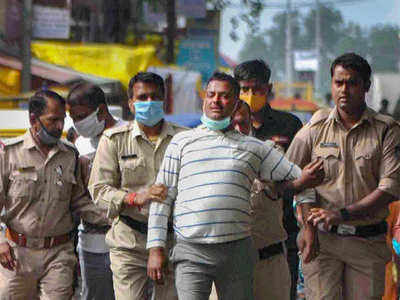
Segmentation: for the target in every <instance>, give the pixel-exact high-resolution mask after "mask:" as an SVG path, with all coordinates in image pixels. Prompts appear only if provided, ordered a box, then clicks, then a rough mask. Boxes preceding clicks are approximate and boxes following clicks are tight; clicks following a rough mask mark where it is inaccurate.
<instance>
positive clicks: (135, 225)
mask: <svg viewBox="0 0 400 300" xmlns="http://www.w3.org/2000/svg"><path fill="white" fill-rule="evenodd" d="M119 219H120V220H121V221H122V222H123V223H124V224H125V225H128V226H129V227H130V228H132V229H133V230H136V231H139V232H140V233H142V234H147V224H146V223H142V222H139V221H136V220H135V219H132V218H131V217H128V216H124V215H120V216H119Z"/></svg>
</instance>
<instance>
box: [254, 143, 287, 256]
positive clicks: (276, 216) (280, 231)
mask: <svg viewBox="0 0 400 300" xmlns="http://www.w3.org/2000/svg"><path fill="white" fill-rule="evenodd" d="M266 143H270V142H269V141H267V142H266ZM271 143H272V142H271ZM274 148H275V149H277V150H279V151H280V152H282V153H283V152H284V149H283V148H282V147H281V146H279V145H278V144H274ZM250 205H251V211H250V213H251V217H252V218H251V235H252V238H253V242H254V246H255V247H256V248H257V249H262V248H264V247H268V246H270V245H272V244H276V243H278V242H283V241H285V240H286V239H287V238H288V235H287V233H286V230H285V228H284V227H283V200H282V198H279V196H278V194H277V193H276V188H275V187H274V183H272V182H271V183H268V182H261V181H260V180H258V179H256V180H255V181H254V183H253V186H252V188H251V196H250Z"/></svg>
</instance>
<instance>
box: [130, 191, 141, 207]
mask: <svg viewBox="0 0 400 300" xmlns="http://www.w3.org/2000/svg"><path fill="white" fill-rule="evenodd" d="M136 195H137V194H136V193H130V194H129V195H128V204H129V206H136V207H137V209H138V211H141V210H142V207H141V206H140V205H138V204H137V203H135V199H136Z"/></svg>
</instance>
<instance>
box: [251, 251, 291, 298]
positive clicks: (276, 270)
mask: <svg viewBox="0 0 400 300" xmlns="http://www.w3.org/2000/svg"><path fill="white" fill-rule="evenodd" d="M290 285H291V277H290V271H289V265H288V263H287V260H286V257H285V255H284V254H283V253H281V254H277V255H274V256H272V257H270V258H268V259H263V260H259V261H258V262H257V264H256V267H255V269H254V283H253V287H254V298H255V300H269V299H279V300H289V299H290Z"/></svg>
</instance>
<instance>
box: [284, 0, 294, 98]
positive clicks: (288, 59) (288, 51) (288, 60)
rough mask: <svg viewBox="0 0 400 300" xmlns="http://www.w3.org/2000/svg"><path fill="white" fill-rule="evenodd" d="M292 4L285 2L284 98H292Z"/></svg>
mask: <svg viewBox="0 0 400 300" xmlns="http://www.w3.org/2000/svg"><path fill="white" fill-rule="evenodd" d="M292 38H293V37H292V4H291V0H286V44H285V67H286V82H287V85H288V88H287V90H286V96H288V97H290V96H293V93H292V86H291V85H292V84H293V40H292Z"/></svg>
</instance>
